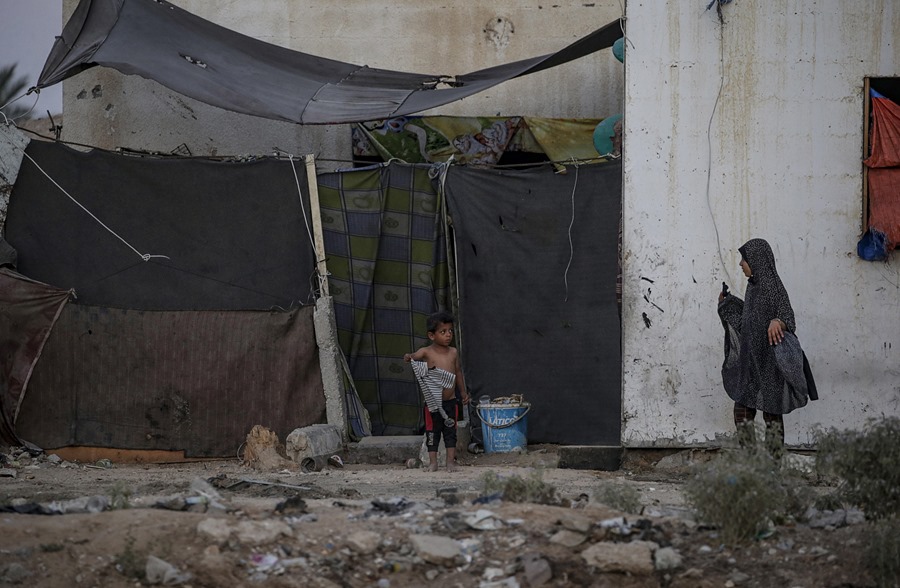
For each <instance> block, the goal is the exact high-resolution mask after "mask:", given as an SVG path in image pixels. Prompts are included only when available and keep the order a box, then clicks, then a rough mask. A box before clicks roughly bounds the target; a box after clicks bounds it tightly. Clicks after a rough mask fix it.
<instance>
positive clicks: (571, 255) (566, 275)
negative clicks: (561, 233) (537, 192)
mask: <svg viewBox="0 0 900 588" xmlns="http://www.w3.org/2000/svg"><path fill="white" fill-rule="evenodd" d="M572 161H573V165H574V166H575V184H574V185H573V186H572V220H570V221H569V263H567V264H566V271H565V272H564V273H563V282H564V283H565V285H566V297H565V301H566V302H568V301H569V268H570V267H571V266H572V259H573V258H574V257H575V245H574V244H573V243H572V226H573V225H574V224H575V190H577V189H578V164H576V163H574V160H572Z"/></svg>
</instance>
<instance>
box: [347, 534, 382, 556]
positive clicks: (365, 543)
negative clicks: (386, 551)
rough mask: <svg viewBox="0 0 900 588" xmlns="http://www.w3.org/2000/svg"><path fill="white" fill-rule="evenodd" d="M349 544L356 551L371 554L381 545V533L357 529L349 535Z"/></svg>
mask: <svg viewBox="0 0 900 588" xmlns="http://www.w3.org/2000/svg"><path fill="white" fill-rule="evenodd" d="M347 545H348V546H349V547H350V549H352V550H353V551H355V552H356V553H361V554H363V555H369V554H371V553H373V552H374V551H375V550H376V549H378V546H379V545H381V535H379V534H378V533H375V532H373V531H356V532H355V533H352V534H351V535H350V536H349V537H347Z"/></svg>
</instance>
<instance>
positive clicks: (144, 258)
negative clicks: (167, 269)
mask: <svg viewBox="0 0 900 588" xmlns="http://www.w3.org/2000/svg"><path fill="white" fill-rule="evenodd" d="M16 148H17V149H19V150H20V151H21V152H22V154H23V155H24V156H25V157H26V158H27V159H28V161H30V162H31V163H32V164H33V165H34V167H36V168H37V169H38V171H40V172H41V173H42V174H44V175H45V176H46V177H47V179H48V180H50V182H51V183H52V184H53V185H54V186H56V187H57V188H59V190H60V192H62V193H63V194H65V195H66V196H67V197H68V198H69V200H71V201H72V202H74V203H75V204H76V205H77V206H78V207H79V208H81V210H83V211H84V212H86V213H87V214H88V216H90V217H91V218H92V219H94V220H95V221H97V224H99V225H100V226H101V227H103V228H104V229H106V230H107V231H108V232H109V233H110V234H111V235H112V236H113V237H115V238H116V239H118V240H119V241H121V242H122V243H124V244H125V246H126V247H128V248H129V249H131V250H132V251H134V252H135V253H136V254H137V256H138V257H140V258H141V260H142V261H145V262H146V261H150V260H151V259H155V258H162V259H171V258H170V257H169V256H168V255H159V254H152V253H141V252H140V251H138V250H137V249H136V248H135V247H134V246H133V245H132V244H131V243H129V242H128V241H127V240H125V238H124V237H122V236H121V235H119V234H118V233H117V232H115V231H114V230H112V229H111V228H110V227H109V226H107V225H106V223H104V222H103V221H102V220H100V219H99V218H97V215H95V214H94V213H93V212H91V211H90V210H88V209H87V207H86V206H84V205H83V204H82V203H81V202H79V201H78V200H77V199H76V198H75V197H74V196H72V195H71V194H69V192H68V191H66V189H65V188H63V187H62V186H60V185H59V183H58V182H57V181H56V180H54V179H53V178H52V177H51V176H50V174H48V173H47V172H46V171H45V170H44V168H42V167H41V166H40V164H38V162H37V161H35V160H34V158H33V157H31V156H30V155H29V154H28V153H27V152H26V151H25V150H24V149H22V148H21V147H19V146H18V145H16Z"/></svg>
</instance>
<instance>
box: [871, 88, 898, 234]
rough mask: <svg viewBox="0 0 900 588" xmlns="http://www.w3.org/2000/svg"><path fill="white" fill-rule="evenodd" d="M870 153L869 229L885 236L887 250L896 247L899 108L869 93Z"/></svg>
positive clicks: (879, 96)
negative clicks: (870, 111) (870, 104)
mask: <svg viewBox="0 0 900 588" xmlns="http://www.w3.org/2000/svg"><path fill="white" fill-rule="evenodd" d="M871 95H872V135H871V137H872V138H871V145H872V152H871V154H870V155H869V158H868V159H866V160H865V162H864V163H865V164H866V166H867V167H868V168H869V179H868V182H869V228H870V229H872V230H875V231H878V232H880V233H883V234H884V235H885V237H886V239H885V240H886V242H887V243H886V244H887V250H888V251H891V250H893V249H894V248H895V247H897V245H898V244H900V105H898V104H897V103H895V102H893V101H891V100H889V99H888V98H885V97H884V96H882V95H881V94H879V93H878V92H876V91H874V90H871Z"/></svg>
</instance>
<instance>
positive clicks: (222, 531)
mask: <svg viewBox="0 0 900 588" xmlns="http://www.w3.org/2000/svg"><path fill="white" fill-rule="evenodd" d="M231 533H232V528H231V525H229V524H228V521H226V520H225V519H213V518H210V519H203V520H202V521H200V522H199V523H197V534H199V535H200V536H201V537H204V538H206V539H209V540H211V541H212V542H213V543H216V544H217V545H224V544H225V543H226V542H227V541H228V539H230V538H231Z"/></svg>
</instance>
